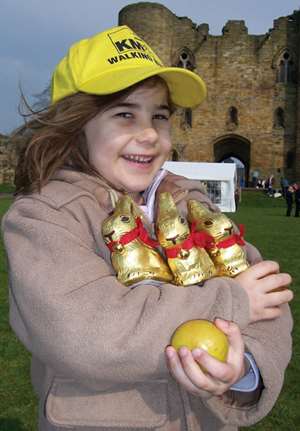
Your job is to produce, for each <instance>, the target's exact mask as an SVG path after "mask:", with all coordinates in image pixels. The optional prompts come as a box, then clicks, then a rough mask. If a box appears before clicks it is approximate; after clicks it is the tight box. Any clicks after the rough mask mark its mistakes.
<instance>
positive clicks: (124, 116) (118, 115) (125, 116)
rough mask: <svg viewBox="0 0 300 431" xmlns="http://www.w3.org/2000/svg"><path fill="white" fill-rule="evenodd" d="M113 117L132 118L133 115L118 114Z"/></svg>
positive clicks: (127, 113)
mask: <svg viewBox="0 0 300 431" xmlns="http://www.w3.org/2000/svg"><path fill="white" fill-rule="evenodd" d="M115 116H116V117H119V118H132V117H133V114H132V113H131V112H118V113H117V114H115Z"/></svg>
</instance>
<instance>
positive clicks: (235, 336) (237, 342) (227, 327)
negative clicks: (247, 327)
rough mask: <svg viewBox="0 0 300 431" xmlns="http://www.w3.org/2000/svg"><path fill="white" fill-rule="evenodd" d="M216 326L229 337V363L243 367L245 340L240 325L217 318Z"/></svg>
mask: <svg viewBox="0 0 300 431" xmlns="http://www.w3.org/2000/svg"><path fill="white" fill-rule="evenodd" d="M214 323H215V325H216V326H217V328H219V329H220V330H221V331H222V332H224V334H225V335H226V336H227V339H228V343H229V351H228V357H227V362H228V363H231V364H236V365H238V364H239V365H242V364H243V361H244V351H245V348H244V340H243V337H242V334H241V331H240V328H239V327H238V325H237V324H236V323H234V322H231V321H229V320H224V319H220V318H217V319H215V322H214Z"/></svg>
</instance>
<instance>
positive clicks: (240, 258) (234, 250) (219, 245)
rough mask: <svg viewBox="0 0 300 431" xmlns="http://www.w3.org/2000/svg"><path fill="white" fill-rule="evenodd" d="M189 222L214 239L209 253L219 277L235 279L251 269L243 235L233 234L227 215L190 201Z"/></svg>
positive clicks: (209, 246)
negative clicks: (244, 248) (244, 247)
mask: <svg viewBox="0 0 300 431" xmlns="http://www.w3.org/2000/svg"><path fill="white" fill-rule="evenodd" d="M188 220H189V222H190V223H192V224H193V225H195V229H196V230H197V231H200V232H201V231H204V232H206V233H207V234H209V235H210V236H211V237H212V241H211V243H210V244H209V245H208V248H207V250H208V253H209V255H210V257H211V258H212V260H213V262H214V264H215V267H216V270H217V275H219V276H224V275H225V276H229V277H234V276H236V275H237V274H239V273H240V272H242V271H244V270H245V269H247V268H248V267H249V264H248V262H247V259H246V253H245V251H244V250H243V248H242V247H241V246H242V245H244V244H245V242H244V240H243V238H242V233H241V232H240V233H234V232H233V223H232V221H231V220H230V219H229V218H228V217H227V216H226V215H225V214H222V213H221V212H220V213H215V212H212V211H210V210H209V209H208V208H207V207H206V206H204V205H203V204H201V203H200V202H198V201H196V200H190V201H188Z"/></svg>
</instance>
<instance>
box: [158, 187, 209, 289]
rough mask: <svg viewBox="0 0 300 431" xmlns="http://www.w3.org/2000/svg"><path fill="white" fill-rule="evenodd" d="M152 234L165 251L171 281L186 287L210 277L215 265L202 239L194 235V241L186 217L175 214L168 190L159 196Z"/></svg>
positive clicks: (174, 206)
mask: <svg viewBox="0 0 300 431" xmlns="http://www.w3.org/2000/svg"><path fill="white" fill-rule="evenodd" d="M156 235H157V239H158V241H159V243H160V245H161V246H162V247H163V249H164V251H165V253H166V257H167V259H168V264H169V267H170V268H171V271H172V273H173V276H174V283H175V284H177V285H181V286H187V285H190V284H196V283H200V282H202V281H204V280H206V279H208V278H211V277H213V276H214V274H215V267H214V264H213V262H212V260H211V259H210V257H209V255H208V253H207V252H206V251H205V248H204V246H205V241H203V238H202V241H201V238H200V236H198V238H197V243H196V242H195V237H194V235H193V232H191V231H190V228H189V225H188V222H187V220H186V218H185V217H183V216H181V215H180V214H179V212H178V210H177V208H176V205H175V203H174V201H173V198H172V195H171V194H170V193H168V192H164V193H161V194H160V195H159V201H158V213H157V219H156Z"/></svg>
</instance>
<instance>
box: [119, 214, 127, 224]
mask: <svg viewBox="0 0 300 431" xmlns="http://www.w3.org/2000/svg"><path fill="white" fill-rule="evenodd" d="M120 219H121V221H122V222H123V223H129V217H128V216H125V215H122V216H121V217H120Z"/></svg>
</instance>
